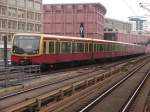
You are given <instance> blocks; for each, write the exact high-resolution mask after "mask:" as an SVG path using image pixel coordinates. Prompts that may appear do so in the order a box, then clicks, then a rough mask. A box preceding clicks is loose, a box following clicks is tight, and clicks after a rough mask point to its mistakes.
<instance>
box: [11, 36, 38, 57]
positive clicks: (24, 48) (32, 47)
mask: <svg viewBox="0 0 150 112" xmlns="http://www.w3.org/2000/svg"><path fill="white" fill-rule="evenodd" d="M39 44H40V36H22V35H19V36H15V37H14V41H13V49H12V52H13V53H17V54H30V55H32V54H38V53H39Z"/></svg>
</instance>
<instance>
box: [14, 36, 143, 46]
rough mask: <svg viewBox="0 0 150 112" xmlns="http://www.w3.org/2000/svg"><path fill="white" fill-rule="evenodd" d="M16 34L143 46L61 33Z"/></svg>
mask: <svg viewBox="0 0 150 112" xmlns="http://www.w3.org/2000/svg"><path fill="white" fill-rule="evenodd" d="M15 35H33V36H43V37H46V38H57V39H70V40H81V41H84V40H87V41H97V42H107V43H116V44H126V45H136V46H141V45H137V44H132V43H125V42H119V41H109V40H102V39H93V38H79V37H72V36H59V35H49V34H35V33H18V34H15Z"/></svg>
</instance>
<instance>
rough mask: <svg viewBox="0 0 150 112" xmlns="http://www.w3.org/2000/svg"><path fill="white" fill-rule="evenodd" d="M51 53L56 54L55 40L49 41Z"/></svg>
mask: <svg viewBox="0 0 150 112" xmlns="http://www.w3.org/2000/svg"><path fill="white" fill-rule="evenodd" d="M49 53H50V54H54V42H49Z"/></svg>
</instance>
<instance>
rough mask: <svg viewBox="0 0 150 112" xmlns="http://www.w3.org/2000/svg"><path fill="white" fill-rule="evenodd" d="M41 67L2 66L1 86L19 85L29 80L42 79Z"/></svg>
mask: <svg viewBox="0 0 150 112" xmlns="http://www.w3.org/2000/svg"><path fill="white" fill-rule="evenodd" d="M40 74H41V71H40V65H28V66H10V67H3V66H0V86H1V87H8V86H12V85H18V84H21V83H22V82H25V81H27V80H29V79H34V78H38V77H40Z"/></svg>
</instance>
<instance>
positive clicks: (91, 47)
mask: <svg viewBox="0 0 150 112" xmlns="http://www.w3.org/2000/svg"><path fill="white" fill-rule="evenodd" d="M92 51H93V44H92V43H90V44H89V52H92Z"/></svg>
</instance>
